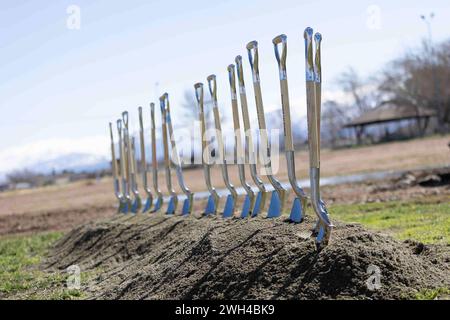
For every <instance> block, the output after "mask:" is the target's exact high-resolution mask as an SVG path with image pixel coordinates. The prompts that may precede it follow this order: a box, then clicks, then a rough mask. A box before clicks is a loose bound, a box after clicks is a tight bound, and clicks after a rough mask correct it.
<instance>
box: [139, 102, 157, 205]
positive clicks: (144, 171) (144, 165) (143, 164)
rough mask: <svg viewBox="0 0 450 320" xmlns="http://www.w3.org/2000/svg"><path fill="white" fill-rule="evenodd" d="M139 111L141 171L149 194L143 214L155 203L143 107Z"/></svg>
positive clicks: (146, 191)
mask: <svg viewBox="0 0 450 320" xmlns="http://www.w3.org/2000/svg"><path fill="white" fill-rule="evenodd" d="M138 111H139V141H140V144H141V170H142V183H143V184H144V190H145V193H146V194H147V200H146V201H145V205H144V208H143V209H142V213H144V212H147V211H149V210H150V208H151V206H152V203H153V195H152V192H151V190H150V188H149V186H148V179H147V160H146V158H145V141H144V121H143V119H142V107H139V108H138Z"/></svg>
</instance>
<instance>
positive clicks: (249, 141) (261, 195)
mask: <svg viewBox="0 0 450 320" xmlns="http://www.w3.org/2000/svg"><path fill="white" fill-rule="evenodd" d="M235 62H236V68H237V76H238V82H239V97H240V98H241V107H242V118H243V121H244V130H245V145H246V147H247V150H248V154H249V166H250V175H251V177H252V179H253V182H254V183H255V185H256V187H257V188H258V190H259V191H258V194H257V196H256V200H255V205H254V207H253V210H252V217H255V216H257V215H258V214H259V213H260V212H261V210H263V209H264V206H265V203H266V195H267V191H266V187H265V186H264V182H263V181H262V180H261V178H260V177H259V176H258V173H257V169H256V159H255V151H254V145H253V137H252V131H251V127H250V117H249V115H248V105H247V93H246V91H245V83H244V71H243V68H242V57H241V56H237V57H236V59H235Z"/></svg>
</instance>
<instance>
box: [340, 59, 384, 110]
mask: <svg viewBox="0 0 450 320" xmlns="http://www.w3.org/2000/svg"><path fill="white" fill-rule="evenodd" d="M337 82H338V84H339V86H340V87H341V88H342V90H343V91H344V92H345V93H346V94H347V95H348V96H349V97H350V98H351V103H350V105H349V107H350V109H352V111H353V112H354V115H353V116H359V115H361V114H362V113H364V112H366V111H367V110H369V109H371V108H373V107H375V106H376V104H377V102H378V99H379V98H378V95H377V94H376V93H375V92H374V91H373V90H371V84H372V83H371V81H369V80H364V79H362V78H361V77H360V76H359V74H358V73H357V72H356V71H355V70H354V69H353V68H351V67H350V68H348V69H347V70H346V71H344V72H343V73H342V74H341V75H340V76H339V77H338V79H337Z"/></svg>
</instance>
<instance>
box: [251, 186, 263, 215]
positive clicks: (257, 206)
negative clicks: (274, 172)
mask: <svg viewBox="0 0 450 320" xmlns="http://www.w3.org/2000/svg"><path fill="white" fill-rule="evenodd" d="M262 197H263V194H262V192H261V191H259V192H258V195H257V196H256V200H255V206H254V207H253V211H252V218H253V217H256V216H257V215H258V214H259V212H260V211H261V202H262Z"/></svg>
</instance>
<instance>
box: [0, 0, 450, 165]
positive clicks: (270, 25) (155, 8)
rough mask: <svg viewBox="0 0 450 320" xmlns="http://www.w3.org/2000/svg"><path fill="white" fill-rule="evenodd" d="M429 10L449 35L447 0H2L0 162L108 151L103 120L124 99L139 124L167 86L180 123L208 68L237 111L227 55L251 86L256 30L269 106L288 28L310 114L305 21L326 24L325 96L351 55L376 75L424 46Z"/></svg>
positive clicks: (296, 84)
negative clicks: (250, 49)
mask: <svg viewBox="0 0 450 320" xmlns="http://www.w3.org/2000/svg"><path fill="white" fill-rule="evenodd" d="M74 8H75V11H73V9H74ZM77 10H79V15H78V14H77V12H78V11H77ZM430 12H434V13H435V17H434V18H433V19H432V21H431V26H432V39H433V41H435V42H438V41H442V40H445V39H448V38H449V36H450V34H449V28H448V21H449V18H450V2H449V1H448V0H446V1H445V0H442V1H437V0H428V1H423V0H416V1H413V0H409V1H402V0H397V1H376V0H372V1H364V0H358V1H357V0H351V1H345V0H342V1H303V0H277V1H268V0H247V1H243V0H216V1H211V0H209V1H202V0H198V1H197V0H192V1H181V0H176V1H168V0H165V1H152V0H129V1H113V0H108V1H106V0H104V1H101V0H99V1H92V0H71V1H65V0H60V1H54V0H40V1H31V0H29V1H25V0H2V1H1V3H0V112H1V115H2V116H1V117H0V137H1V138H0V172H5V171H9V170H12V169H15V168H18V167H21V166H27V165H29V164H31V163H33V161H37V160H41V161H42V160H44V159H45V158H46V157H50V156H55V155H59V154H64V153H69V152H77V153H83V152H85V153H90V154H96V155H99V156H107V155H108V152H109V140H108V139H109V136H108V122H109V121H115V120H116V119H117V118H118V117H119V115H120V114H121V112H122V111H123V110H129V111H130V123H131V125H132V127H133V128H134V129H135V128H136V126H137V108H138V106H143V107H144V111H145V112H146V115H147V116H148V105H149V102H150V101H155V100H156V97H157V96H159V95H160V94H162V93H163V92H168V93H169V94H170V101H171V108H172V114H173V122H174V124H175V126H182V125H183V120H184V119H183V118H182V117H178V118H177V113H178V114H180V113H181V111H177V110H179V108H180V105H181V104H182V102H183V101H184V99H183V97H184V93H185V91H186V90H192V92H193V84H194V83H196V82H199V81H202V82H206V77H207V76H208V75H209V74H211V73H214V74H216V75H217V81H218V82H217V85H218V96H219V108H220V109H221V112H223V113H224V114H230V109H231V106H230V96H229V88H228V78H227V71H226V67H227V66H228V64H230V63H233V62H234V58H235V56H236V55H238V54H240V55H242V56H243V57H244V68H245V79H246V85H247V91H248V92H249V93H251V92H252V91H251V90H252V88H251V75H250V73H249V66H248V60H247V53H246V50H245V45H246V44H247V43H248V42H249V41H251V40H257V41H258V42H259V54H260V75H261V83H262V88H263V98H264V104H265V108H266V111H272V110H277V109H279V108H280V93H279V83H278V70H277V65H276V62H275V57H274V53H273V45H272V42H271V40H272V38H273V37H275V36H277V35H279V34H281V33H284V34H286V35H287V37H288V60H287V64H288V66H287V74H288V79H289V89H290V99H291V112H292V114H293V117H294V119H296V117H297V118H298V117H301V116H303V115H305V114H306V107H305V89H304V88H305V85H304V53H303V50H304V48H303V45H304V44H303V30H304V28H305V27H307V26H311V27H313V28H314V29H315V30H316V31H320V32H321V33H322V35H323V42H322V60H323V61H322V66H323V67H322V72H323V91H324V92H323V95H324V97H323V99H324V100H325V99H327V98H339V97H340V96H341V93H340V90H339V86H338V85H337V83H336V82H337V81H336V78H337V77H338V75H339V74H340V73H341V72H342V71H344V70H345V69H346V68H348V67H349V66H351V67H353V68H354V69H355V70H356V71H358V72H359V73H360V74H361V75H362V76H363V77H366V76H370V75H372V74H374V73H376V72H378V71H379V70H380V69H381V68H382V67H383V66H384V65H385V64H386V62H388V61H390V60H392V59H393V58H395V57H396V56H398V55H400V54H402V53H403V52H405V51H406V50H408V49H409V48H414V47H416V46H418V45H419V44H420V42H421V40H422V39H424V37H426V36H427V27H426V25H425V23H424V22H423V21H422V20H421V19H420V15H421V14H429V13H430ZM78 17H79V19H78ZM74 19H75V20H74ZM78 26H79V28H78ZM251 98H252V94H249V102H250V110H251V113H252V115H254V114H255V112H254V101H253V99H251ZM252 108H253V109H252ZM252 110H253V111H252ZM269 127H270V124H269Z"/></svg>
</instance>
